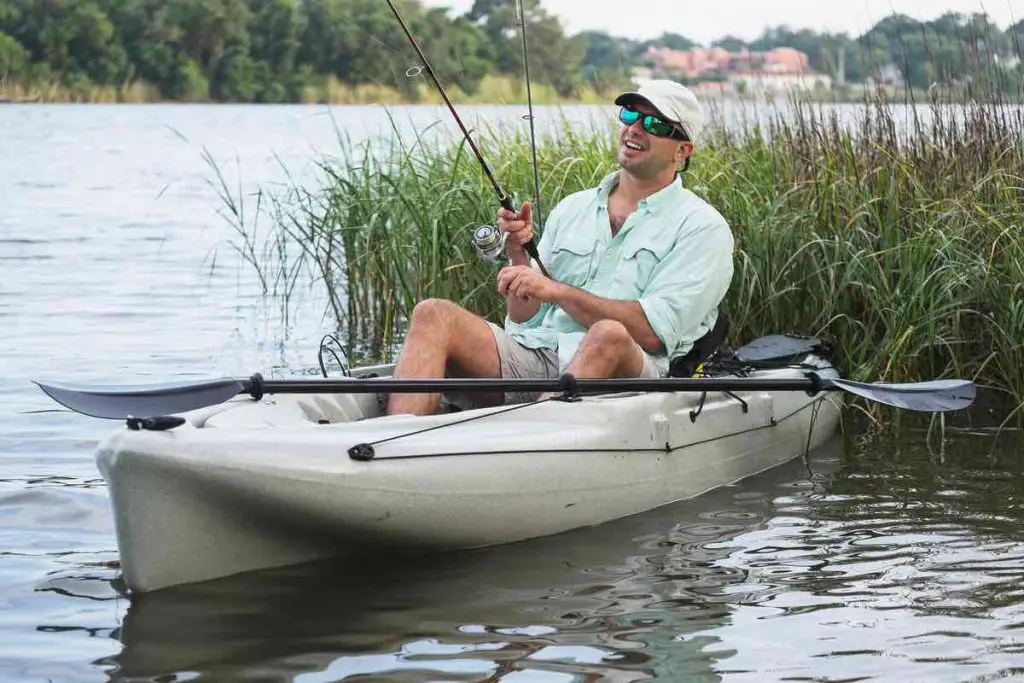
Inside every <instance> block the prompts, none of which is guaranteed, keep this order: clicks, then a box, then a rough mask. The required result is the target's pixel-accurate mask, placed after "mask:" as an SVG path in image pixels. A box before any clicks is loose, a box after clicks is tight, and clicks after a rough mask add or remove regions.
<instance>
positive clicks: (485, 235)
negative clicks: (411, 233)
mask: <svg viewBox="0 0 1024 683" xmlns="http://www.w3.org/2000/svg"><path fill="white" fill-rule="evenodd" d="M387 3H388V7H390V8H391V13H392V14H394V15H395V19H396V20H397V21H398V25H399V26H401V27H402V31H403V32H404V33H405V37H406V38H407V39H408V40H409V44H410V45H412V49H413V50H415V51H416V55H417V56H418V57H419V59H420V61H421V62H422V63H423V68H424V70H425V71H426V72H427V75H428V76H430V80H431V81H433V83H434V86H435V87H436V88H437V91H438V93H440V95H441V99H443V100H444V103H445V104H446V105H447V106H448V110H449V111H450V112H451V113H452V117H453V118H454V119H455V123H457V124H458V126H459V129H460V130H461V131H462V135H463V137H465V138H466V142H467V143H469V147H470V149H472V150H473V154H474V155H476V158H477V161H479V162H480V167H481V168H483V170H484V175H486V176H487V179H488V180H489V181H490V183H491V185H492V186H493V187H494V191H495V192H496V193H497V194H498V203H500V204H501V206H502V208H504V209H506V210H508V211H511V212H513V213H515V212H516V208H515V206H514V205H513V204H512V198H511V197H509V195H508V193H507V192H505V190H504V188H503V187H502V186H501V184H500V183H498V179H497V178H495V177H494V173H493V172H492V171H491V167H490V166H488V165H487V161H486V160H485V159H484V155H483V153H482V152H481V151H480V149H479V148H478V147H477V146H476V142H474V141H473V136H471V135H470V134H469V130H467V129H466V126H465V124H464V123H463V122H462V118H461V117H460V116H459V113H458V112H457V111H455V105H453V104H452V101H451V100H450V99H449V98H448V93H447V92H445V89H444V86H443V85H441V81H440V80H439V79H438V78H437V74H436V73H434V68H433V67H432V66H431V65H430V61H429V60H428V59H427V56H426V55H425V54H423V50H422V49H421V48H420V44H419V43H418V42H417V41H416V38H415V36H413V34H412V31H410V30H409V26H408V25H407V24H406V23H405V20H404V19H403V18H402V14H401V13H400V12H399V11H398V7H396V6H395V3H394V0H387ZM485 228H486V229H489V230H493V229H492V228H491V226H483V227H481V228H478V229H477V231H476V234H474V241H475V242H476V243H477V248H478V249H481V247H484V248H488V246H489V247H490V248H493V247H494V246H497V247H498V251H500V250H501V249H502V248H503V247H504V239H505V237H504V236H499V235H497V234H496V231H494V232H488V231H485V230H484V229H485ZM523 248H524V249H525V250H526V253H527V254H529V255H530V257H532V258H533V260H535V261H536V262H537V265H538V266H540V270H541V272H542V273H543V274H544V276H545V277H551V275H550V273H548V271H547V268H545V267H544V264H543V263H542V262H541V260H540V253H539V252H538V251H537V244H536V242H535V241H534V240H533V239H532V238H531V239H530V241H529V242H527V243H526V244H524V245H523ZM481 253H483V252H481Z"/></svg>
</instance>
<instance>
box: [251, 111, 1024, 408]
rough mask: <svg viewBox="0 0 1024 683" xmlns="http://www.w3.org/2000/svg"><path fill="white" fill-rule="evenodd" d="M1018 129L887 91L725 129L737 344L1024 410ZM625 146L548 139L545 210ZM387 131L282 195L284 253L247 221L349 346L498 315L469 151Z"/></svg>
mask: <svg viewBox="0 0 1024 683" xmlns="http://www.w3.org/2000/svg"><path fill="white" fill-rule="evenodd" d="M851 112H854V113H855V115H856V116H855V119H854V120H852V121H851V120H850V115H851ZM901 118H903V119H905V120H901ZM1022 124H1024V121H1022V114H1021V110H1019V109H1015V108H1010V107H1005V106H1001V105H997V104H974V103H968V104H966V105H963V106H956V107H954V106H947V105H940V104H938V103H933V104H932V105H931V106H924V107H918V108H904V107H893V106H890V105H888V104H887V103H885V102H883V101H875V102H872V103H869V104H867V105H865V106H863V107H858V108H855V109H850V108H838V109H837V108H834V107H833V108H830V107H823V106H817V105H810V104H806V103H799V102H791V103H789V105H788V106H787V107H780V108H777V109H775V110H773V111H772V112H771V113H770V115H769V116H767V117H764V118H763V120H761V121H757V120H754V119H751V120H750V121H747V122H746V123H741V124H740V125H731V126H728V127H727V126H724V125H718V126H714V127H713V129H712V131H711V132H710V133H709V135H708V137H707V138H706V139H705V140H704V142H702V144H701V146H700V148H699V151H698V154H697V156H696V158H695V160H694V164H693V166H692V169H691V171H690V172H689V173H688V174H687V176H686V183H687V185H688V186H689V187H690V188H691V189H692V190H693V191H695V192H696V193H697V194H698V195H701V196H703V197H705V198H706V199H707V200H708V201H710V202H711V204H713V205H714V206H715V207H716V208H718V209H719V210H720V211H721V212H722V214H723V215H724V216H725V217H726V218H727V219H728V221H729V223H730V225H731V226H732V228H733V230H734V233H735V236H736V242H737V252H736V264H737V267H736V274H735V278H734V280H733V283H732V288H731V290H730V292H729V294H728V297H727V299H726V302H725V304H724V308H725V310H726V312H727V313H728V315H729V316H730V318H731V320H732V329H731V341H732V342H733V343H741V342H742V341H744V340H749V339H751V338H753V337H755V336H758V335H762V334H770V333H775V332H794V333H802V334H808V335H823V336H826V337H828V338H830V339H832V340H834V341H835V343H836V345H837V349H838V352H839V361H840V363H841V365H842V367H843V370H844V371H845V372H846V373H847V374H848V375H849V376H852V377H855V378H861V379H870V380H879V381H881V380H888V381H913V380H922V379H928V378H933V377H940V376H946V375H956V376H967V377H972V378H975V379H976V380H977V381H979V383H982V384H985V385H989V386H991V387H993V388H995V389H996V390H998V391H999V392H1002V394H1003V395H1004V396H1005V397H1007V398H1009V399H1010V400H1011V401H1012V402H1013V405H1017V404H1024V350H1022V342H1024V235H1022V231H1021V226H1022V225H1024V209H1022V200H1024V146H1022V145H1020V144H1019V140H1020V139H1021V134H1022V133H1024V125H1022ZM480 139H481V146H482V147H483V150H484V154H485V155H486V157H487V158H488V160H489V161H490V162H491V164H492V166H494V170H495V173H496V175H497V176H498V178H500V179H501V181H502V182H503V184H505V186H506V188H507V189H508V190H510V191H511V192H513V193H514V194H515V195H516V197H517V201H519V200H521V199H523V198H529V197H530V196H531V195H532V168H531V166H530V154H529V150H528V139H527V138H526V137H525V136H524V135H522V134H521V133H520V132H519V131H518V130H502V129H492V130H489V131H484V132H483V134H481V135H480ZM614 141H615V137H614V130H612V128H611V127H609V128H608V129H607V130H598V131H597V132H593V131H591V132H587V133H584V132H582V131H581V130H580V129H579V128H574V127H573V126H571V125H570V124H569V123H568V122H566V123H564V124H563V125H562V127H561V128H560V130H559V131H558V132H557V134H556V135H552V136H549V137H545V138H543V140H542V142H541V146H540V149H539V163H540V171H541V178H542V179H543V187H542V192H541V194H542V200H543V205H544V206H545V207H547V208H550V207H551V206H552V205H553V204H554V203H555V202H556V201H557V200H558V199H560V198H562V197H565V196H566V195H568V194H569V193H571V192H574V191H577V190H581V189H584V188H588V187H592V186H594V185H595V183H596V182H597V181H598V180H599V179H600V178H601V177H602V176H603V175H605V174H606V173H609V172H611V171H613V170H614V169H615V142H614ZM387 144H388V145H390V146H389V147H387V148H385V149H382V148H381V147H380V146H376V147H370V146H364V147H361V148H356V147H353V146H351V145H349V146H346V147H345V149H346V153H345V155H344V156H343V157H342V158H340V159H338V160H335V161H330V162H324V163H323V165H322V170H323V172H324V176H325V178H326V179H327V182H326V183H325V185H324V186H323V187H319V188H316V189H313V190H309V189H305V188H301V187H292V188H290V189H289V191H288V192H287V193H285V194H282V195H277V196H274V197H272V198H270V201H269V202H267V204H266V205H265V207H264V211H263V213H264V214H265V215H267V216H268V217H269V218H270V226H271V227H270V232H269V235H271V236H272V239H273V241H274V242H275V243H277V244H279V245H282V246H279V247H278V248H276V250H273V251H274V253H275V254H277V257H275V259H276V260H275V259H269V260H268V259H266V258H260V257H259V256H258V255H257V251H258V250H257V249H255V248H253V246H251V245H253V244H255V235H254V234H253V230H252V226H251V225H249V224H242V223H240V224H239V235H240V236H242V237H243V238H244V239H242V241H241V245H243V247H244V245H250V246H248V247H244V249H248V252H249V253H250V254H251V256H252V257H251V258H250V259H249V260H250V262H252V263H253V265H254V266H256V267H257V269H259V270H260V271H261V272H262V273H264V277H265V279H267V280H271V279H274V278H277V279H278V280H281V279H282V278H283V279H285V280H287V279H288V277H287V273H292V274H293V279H294V274H295V273H298V272H300V271H303V270H304V271H305V272H312V273H314V274H315V277H316V281H317V282H318V283H320V285H321V286H323V287H326V288H327V289H328V290H329V292H330V300H331V302H332V306H333V309H334V311H335V313H336V317H337V318H338V320H339V323H340V324H342V325H343V326H344V327H345V328H346V330H345V333H346V338H347V339H348V340H349V343H350V345H351V347H352V349H353V350H354V349H356V348H357V347H359V348H361V349H362V350H363V351H364V352H365V353H366V354H367V355H369V356H371V357H374V358H379V359H385V360H386V359H389V358H391V357H393V354H394V352H395V349H396V348H397V345H398V344H399V343H400V341H401V337H402V333H403V330H404V325H405V322H406V320H407V318H408V315H409V313H410V312H411V310H412V308H413V306H414V305H415V303H416V302H417V301H419V300H421V299H424V298H428V297H442V298H447V299H451V300H454V301H457V302H459V303H460V304H462V305H464V306H466V307H468V308H470V309H471V310H474V311H476V312H478V313H480V314H482V315H484V316H486V317H488V318H490V319H491V320H495V321H500V320H501V318H502V316H503V302H502V300H501V299H500V297H499V296H498V294H497V292H496V291H495V288H494V284H493V283H494V276H495V268H494V267H493V266H490V265H489V264H487V263H485V262H483V261H481V260H480V259H479V257H477V256H476V255H475V253H474V252H473V251H472V250H471V248H470V246H469V232H470V230H471V229H472V228H473V227H475V226H477V225H479V224H480V223H482V222H492V221H493V220H494V213H495V208H496V202H495V197H494V193H493V189H492V188H491V187H490V186H489V185H488V184H487V183H486V180H485V178H484V177H483V174H482V173H481V172H480V169H479V167H478V166H477V163H476V161H475V159H474V157H473V156H472V155H471V154H470V153H469V150H468V149H467V148H466V147H465V145H463V144H449V145H443V144H439V143H438V142H437V140H435V139H433V138H425V137H421V136H416V135H414V136H411V137H409V136H403V135H400V134H398V133H397V131H396V133H395V135H393V136H392V137H391V138H390V142H389V143H387ZM286 244H287V245H290V246H288V247H285V246H283V245H286ZM263 251H266V250H265V249H264V250H263Z"/></svg>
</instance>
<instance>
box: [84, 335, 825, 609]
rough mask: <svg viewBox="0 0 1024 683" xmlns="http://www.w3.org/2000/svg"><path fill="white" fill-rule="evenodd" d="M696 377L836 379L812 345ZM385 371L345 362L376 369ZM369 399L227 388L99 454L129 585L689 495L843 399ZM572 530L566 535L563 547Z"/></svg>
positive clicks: (153, 585)
mask: <svg viewBox="0 0 1024 683" xmlns="http://www.w3.org/2000/svg"><path fill="white" fill-rule="evenodd" d="M808 349H809V350H806V351H805V352H803V353H801V354H799V355H798V356H789V357H787V358H786V359H785V360H784V361H780V360H776V361H774V362H773V361H771V360H770V359H769V360H768V361H767V362H765V360H764V359H763V358H762V359H761V362H759V363H747V362H739V361H737V358H742V356H741V354H737V355H735V356H733V357H731V358H730V359H729V360H728V362H724V361H723V362H722V363H720V364H716V363H715V362H711V363H709V364H707V366H706V367H705V369H704V372H705V374H708V375H714V376H722V377H745V378H751V379H757V378H764V379H772V378H777V379H787V378H803V377H805V376H807V374H808V373H809V372H813V373H814V374H816V375H817V376H819V377H821V378H838V376H839V375H838V373H837V371H836V369H835V368H834V367H833V365H832V362H831V360H830V359H829V358H828V355H827V354H825V353H822V352H821V351H820V350H819V347H818V346H814V347H813V348H811V347H808ZM392 370H393V367H392V366H376V367H371V368H362V369H360V370H353V371H352V375H353V376H354V377H366V376H374V375H376V376H378V377H387V376H388V375H389V373H390V372H391V371H392ZM382 405H383V402H382V400H381V398H380V396H379V395H378V394H374V393H309V394H287V395H278V396H273V397H263V398H262V399H260V400H253V399H252V398H251V397H250V398H235V399H232V400H230V401H227V402H224V403H220V404H218V405H214V406H210V407H204V408H200V409H196V410H191V411H187V412H184V413H182V415H181V417H182V418H184V423H183V424H181V425H180V426H176V427H175V428H173V429H164V430H147V429H138V428H129V427H127V426H126V427H125V428H122V429H120V430H118V431H117V432H115V433H114V434H112V435H110V437H108V438H107V439H105V440H104V441H103V442H102V443H101V444H100V446H99V448H98V450H97V453H96V460H97V465H98V468H99V470H100V472H101V474H102V476H103V478H104V479H105V480H106V481H107V483H108V485H109V491H110V500H111V505H112V509H113V515H114V522H115V527H116V533H117V541H118V546H119V550H120V556H121V567H122V572H123V579H124V582H125V583H126V585H127V587H128V588H129V589H130V590H132V591H134V592H145V591H153V590H158V589H161V588H165V587H168V586H174V585H179V584H186V583H193V582H198V581H206V580H210V579H215V578H219V577H224V576H229V575H233V574H238V573H242V572H249V571H253V570H258V569H267V568H272V567H281V566H287V565H291V564H297V563H302V562H307V561H312V560H318V559H324V558H329V557H340V558H344V557H351V558H353V560H354V561H358V560H359V558H360V557H361V556H365V555H366V554H367V553H373V554H374V555H379V554H380V553H382V552H389V553H396V554H409V553H429V552H441V551H451V550H463V549H472V548H481V547H487V546H494V545H500V544H506V543H514V542H517V541H523V540H526V539H531V538H536V537H541V536H549V535H552V534H558V533H562V532H566V531H569V530H572V529H577V528H580V527H585V526H589V525H595V524H601V523H603V522H607V521H610V520H614V519H618V518H622V517H626V516H629V515H633V514H636V513H640V512H643V511H645V510H650V509H653V508H657V507H660V506H663V505H666V504H668V503H672V502H675V501H680V500H684V499H687V498H692V497H694V496H697V495H700V494H701V493H704V492H706V491H709V490H712V489H715V488H718V487H721V486H725V485H728V484H732V483H734V482H736V481H739V480H741V479H743V478H745V477H748V476H751V475H753V474H756V473H758V472H762V471H764V470H767V469H769V468H772V467H775V466H777V465H780V464H782V463H784V462H787V461H789V460H792V459H793V458H795V457H797V456H800V455H801V454H805V453H807V452H808V451H809V450H810V449H814V448H817V447H818V446H819V445H821V444H822V443H824V442H825V441H827V440H828V439H829V438H830V437H831V436H832V435H833V434H834V432H835V430H836V426H837V424H838V420H839V414H840V409H841V406H842V403H841V400H840V399H839V397H837V396H836V395H835V394H829V393H818V394H812V393H811V392H807V391H792V390H789V391H786V390H780V391H765V390H751V391H729V392H724V391H722V392H710V391H709V392H694V391H671V392H668V391H666V392H620V393H610V394H599V395H594V396H590V395H585V396H581V397H572V398H571V399H569V400H558V399H556V400H546V401H538V402H534V403H527V404H518V405H512V406H501V407H495V408H478V409H474V410H465V411H460V410H456V409H451V410H441V411H439V412H438V413H437V414H434V415H429V416H423V417H414V416H411V415H396V416H385V415H383V414H382V411H381V406H382ZM567 542H570V541H567Z"/></svg>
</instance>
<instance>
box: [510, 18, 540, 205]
mask: <svg viewBox="0 0 1024 683" xmlns="http://www.w3.org/2000/svg"><path fill="white" fill-rule="evenodd" d="M516 13H517V14H518V15H519V33H520V35H521V36H522V39H523V75H524V77H525V78H526V108H527V111H528V112H529V113H528V114H527V115H526V116H525V117H524V118H526V119H527V120H528V121H529V122H530V150H531V152H532V155H533V194H534V198H533V205H534V207H536V210H535V215H536V216H537V219H536V220H535V221H534V225H543V224H544V214H543V211H542V210H541V199H540V169H539V167H538V165H537V132H536V128H535V126H534V116H533V87H532V86H531V81H530V56H529V55H530V48H529V47H528V46H527V44H526V9H525V8H524V7H523V0H516Z"/></svg>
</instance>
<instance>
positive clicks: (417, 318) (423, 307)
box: [410, 299, 462, 329]
mask: <svg viewBox="0 0 1024 683" xmlns="http://www.w3.org/2000/svg"><path fill="white" fill-rule="evenodd" d="M459 310H462V309H460V307H459V305H458V304H456V303H454V302H452V301H448V300H447V299H424V300H423V301H421V302H419V303H418V304H416V306H415V307H414V308H413V309H412V318H411V319H410V324H411V325H424V326H427V327H434V326H441V327H442V328H443V329H447V327H448V325H449V324H450V323H451V320H452V318H453V317H454V316H455V315H456V314H457V312H458V311H459Z"/></svg>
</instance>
